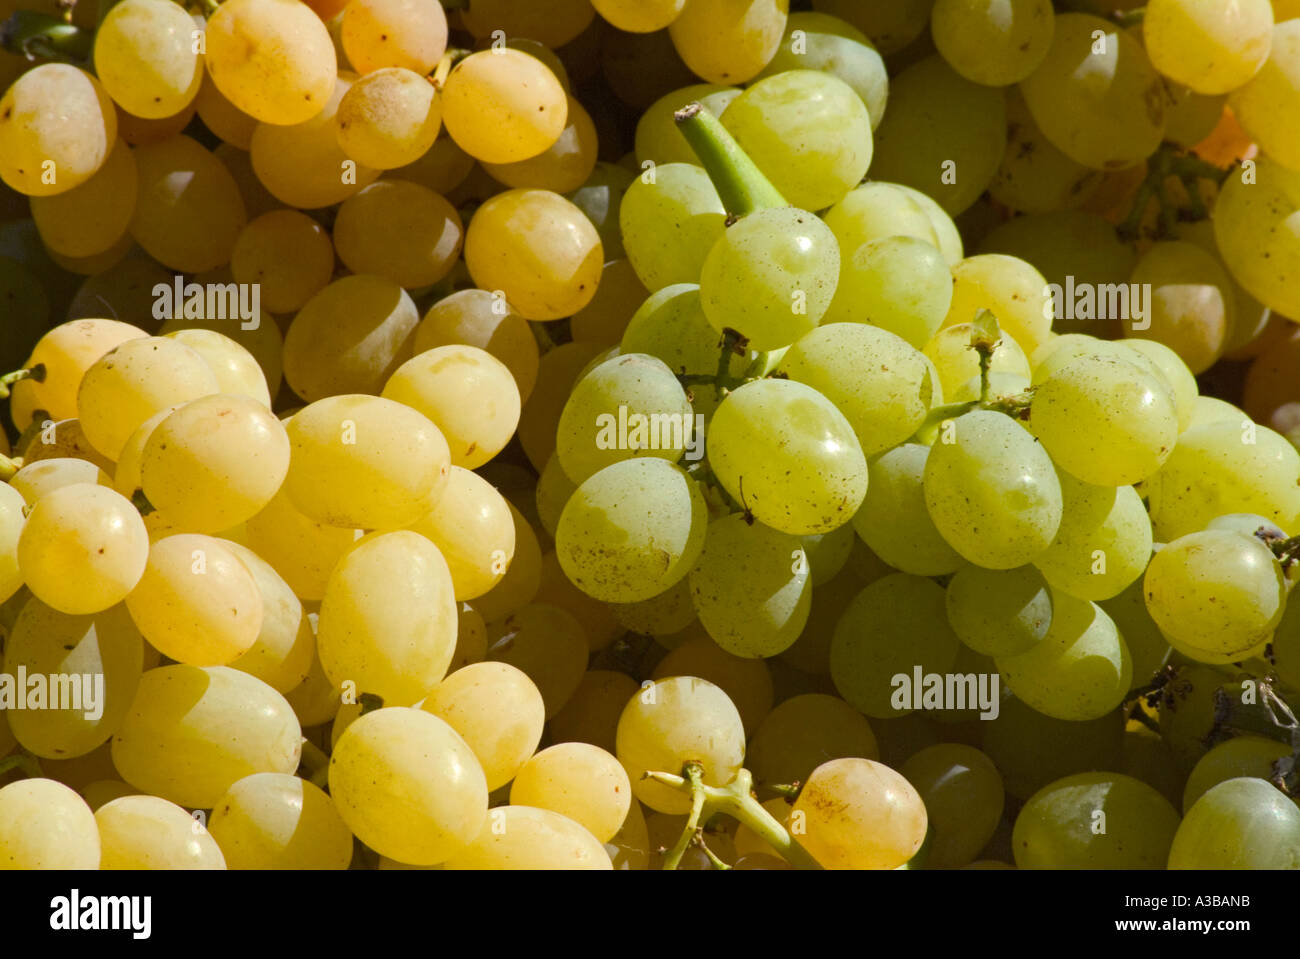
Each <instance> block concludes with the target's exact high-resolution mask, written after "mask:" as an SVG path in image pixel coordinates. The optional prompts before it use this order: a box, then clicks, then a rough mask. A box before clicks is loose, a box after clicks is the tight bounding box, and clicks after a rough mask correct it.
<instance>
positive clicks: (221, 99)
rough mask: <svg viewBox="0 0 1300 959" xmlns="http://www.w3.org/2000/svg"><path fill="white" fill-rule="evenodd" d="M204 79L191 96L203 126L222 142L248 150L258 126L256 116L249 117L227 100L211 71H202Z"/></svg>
mask: <svg viewBox="0 0 1300 959" xmlns="http://www.w3.org/2000/svg"><path fill="white" fill-rule="evenodd" d="M200 73H201V74H202V77H203V80H202V83H201V85H200V86H199V92H198V93H197V94H196V95H195V97H194V106H195V108H196V109H197V111H198V114H199V119H200V120H202V121H203V125H204V126H205V127H207V128H208V129H209V130H211V131H212V132H213V133H215V134H216V135H217V136H219V137H220V138H221V139H222V140H223V141H225V142H226V143H228V144H230V145H231V146H233V147H237V148H238V149H240V150H247V149H248V148H249V146H250V145H251V144H252V142H253V130H255V129H256V128H257V122H258V121H257V118H256V117H250V116H249V115H248V114H247V113H245V112H244V111H243V110H241V109H239V107H237V106H235V105H234V104H233V103H231V102H230V101H229V100H227V99H226V95H225V94H224V93H222V92H221V91H220V90H219V89H218V88H217V85H216V83H215V82H213V80H212V74H211V73H210V72H209V71H207V70H201V71H200Z"/></svg>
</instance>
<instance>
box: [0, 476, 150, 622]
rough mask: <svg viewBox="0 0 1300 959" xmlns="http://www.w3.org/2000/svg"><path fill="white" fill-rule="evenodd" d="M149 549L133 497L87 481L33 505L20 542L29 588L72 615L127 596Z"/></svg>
mask: <svg viewBox="0 0 1300 959" xmlns="http://www.w3.org/2000/svg"><path fill="white" fill-rule="evenodd" d="M148 553H149V537H148V533H147V532H146V531H145V528H144V522H143V521H142V520H141V519H140V514H139V513H137V512H136V510H135V507H134V506H132V505H131V503H130V501H129V500H127V499H125V498H124V497H122V496H120V495H118V494H117V493H115V492H114V491H113V490H111V489H107V488H106V487H103V486H92V485H90V484H88V483H76V484H73V485H71V486H65V487H63V488H62V489H57V490H54V491H53V492H51V493H49V494H48V495H46V496H44V497H43V498H42V499H41V500H40V501H39V502H37V503H36V504H35V505H33V506H32V508H31V512H30V513H29V515H28V517H27V522H26V523H25V524H23V527H22V533H21V535H19V536H18V545H17V560H18V569H19V571H20V572H21V573H22V578H23V581H24V582H26V584H27V587H28V588H29V589H30V590H31V591H32V593H33V594H34V595H35V596H36V597H37V598H39V599H40V600H42V601H43V602H44V603H46V604H47V605H49V606H52V607H54V608H55V609H56V610H58V611H59V612H61V613H68V614H71V615H74V616H76V615H86V614H89V613H98V612H99V611H101V610H105V609H108V608H109V607H110V606H113V605H115V604H116V603H119V602H121V601H122V600H123V599H124V598H126V596H127V594H128V593H130V592H131V590H132V589H134V588H135V585H136V583H138V582H139V581H140V576H141V574H142V573H143V572H144V568H145V563H146V561H147V558H148ZM11 592H12V591H11Z"/></svg>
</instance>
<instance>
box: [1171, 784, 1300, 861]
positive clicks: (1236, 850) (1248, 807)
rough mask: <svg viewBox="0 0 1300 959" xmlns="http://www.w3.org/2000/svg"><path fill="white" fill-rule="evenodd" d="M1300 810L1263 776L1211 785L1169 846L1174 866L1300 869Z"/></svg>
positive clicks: (1188, 814)
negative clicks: (1263, 778)
mask: <svg viewBox="0 0 1300 959" xmlns="http://www.w3.org/2000/svg"><path fill="white" fill-rule="evenodd" d="M1298 865H1300V810H1298V809H1297V808H1296V805H1295V803H1294V802H1292V801H1291V799H1290V797H1288V796H1286V795H1285V794H1283V793H1282V792H1281V791H1280V790H1278V789H1277V788H1276V787H1275V786H1273V784H1272V783H1268V782H1265V781H1264V780H1262V779H1251V778H1239V779H1229V780H1228V781H1227V782H1222V783H1219V785H1217V786H1215V787H1214V788H1212V789H1210V790H1209V791H1208V792H1206V793H1205V794H1204V795H1203V796H1201V798H1200V799H1198V800H1197V801H1196V803H1195V805H1193V806H1192V808H1191V809H1189V810H1188V811H1187V815H1186V816H1185V817H1184V818H1183V821H1182V823H1181V824H1180V825H1179V826H1178V831H1177V832H1176V833H1175V834H1174V839H1173V844H1172V846H1171V847H1170V849H1169V868H1170V869H1295V868H1297V866H1298Z"/></svg>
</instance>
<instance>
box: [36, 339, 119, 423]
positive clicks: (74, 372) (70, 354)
mask: <svg viewBox="0 0 1300 959" xmlns="http://www.w3.org/2000/svg"><path fill="white" fill-rule="evenodd" d="M144 335H145V333H144V331H143V330H141V329H140V328H139V327H135V326H132V325H131V324H129V323H122V322H119V321H117V320H104V319H91V320H73V321H71V322H69V323H61V324H59V325H58V326H56V327H54V328H53V329H51V330H49V331H48V332H46V333H45V334H44V335H42V336H41V338H40V340H38V341H37V343H36V345H35V347H34V348H33V349H32V353H31V356H30V357H28V360H27V363H26V368H27V369H31V368H33V367H34V366H36V365H37V364H38V363H39V364H41V365H43V366H44V367H45V377H44V378H43V379H42V380H40V381H39V382H38V381H36V380H34V379H27V380H21V381H20V382H21V383H22V384H24V385H25V386H26V387H27V388H28V389H30V391H31V393H30V396H31V402H32V403H33V404H35V405H34V408H36V409H43V410H45V411H46V412H47V413H49V414H50V417H51V418H52V419H54V420H60V419H68V418H70V417H75V416H76V415H77V390H78V388H79V387H80V386H81V379H82V377H83V376H85V374H86V370H88V369H89V368H90V367H91V366H93V365H94V363H95V361H96V360H98V359H99V358H100V357H101V356H103V355H104V354H105V353H107V352H108V351H109V350H111V349H113V348H114V347H115V346H119V345H120V344H122V343H124V342H126V341H127V340H132V339H139V338H142V337H143V336H144ZM14 386H15V387H17V386H18V384H14ZM23 425H26V424H23Z"/></svg>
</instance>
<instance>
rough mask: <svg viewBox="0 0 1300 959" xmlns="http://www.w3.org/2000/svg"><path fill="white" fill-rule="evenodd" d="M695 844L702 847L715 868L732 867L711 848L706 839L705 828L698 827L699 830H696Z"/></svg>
mask: <svg viewBox="0 0 1300 959" xmlns="http://www.w3.org/2000/svg"><path fill="white" fill-rule="evenodd" d="M695 845H697V846H699V847H700V850H701V851H702V852H703V853H704V855H705V856H707V857H708V860H709V864H710V865H711V866H713V868H714V869H730V868H731V867H730V866H728V865H727V864H726V863H725V862H723V861H722V860H721V859H719V858H718V857H717V855H716V854H715V853H714V852H713V850H712V849H710V848H709V844H708V843H707V842H705V841H704V830H703V829H697V830H696V831H695Z"/></svg>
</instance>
